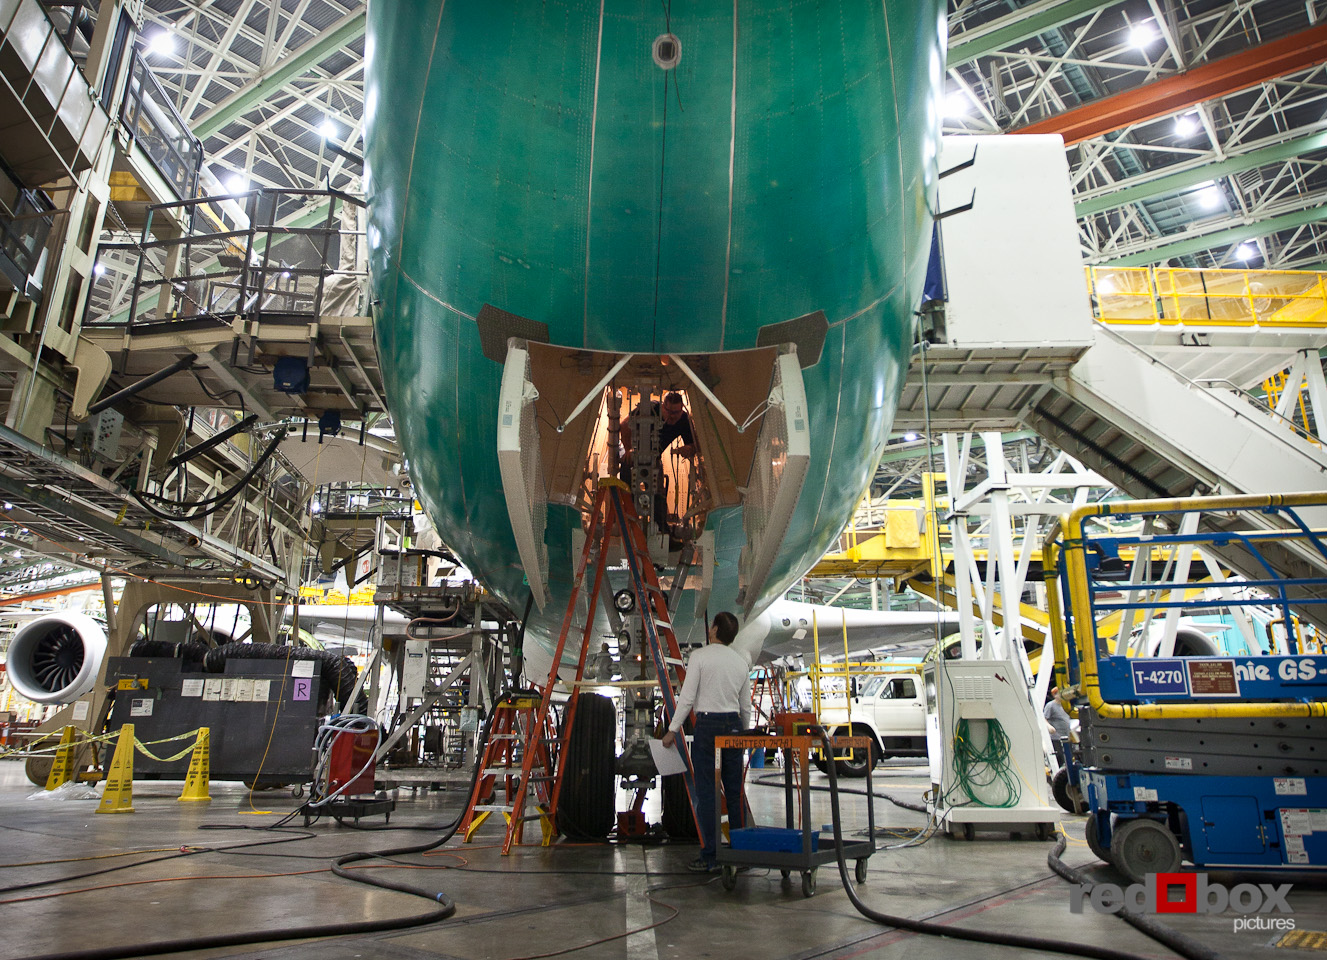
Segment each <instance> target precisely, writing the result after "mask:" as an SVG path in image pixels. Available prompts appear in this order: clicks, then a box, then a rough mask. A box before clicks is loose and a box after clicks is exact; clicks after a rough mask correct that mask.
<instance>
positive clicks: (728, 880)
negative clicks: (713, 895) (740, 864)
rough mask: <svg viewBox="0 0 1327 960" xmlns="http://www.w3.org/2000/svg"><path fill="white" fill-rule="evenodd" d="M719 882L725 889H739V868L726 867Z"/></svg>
mask: <svg viewBox="0 0 1327 960" xmlns="http://www.w3.org/2000/svg"><path fill="white" fill-rule="evenodd" d="M719 882H720V883H722V884H723V888H724V889H725V890H736V889H737V868H736V867H724V868H723V873H722V874H721V875H720V877H719Z"/></svg>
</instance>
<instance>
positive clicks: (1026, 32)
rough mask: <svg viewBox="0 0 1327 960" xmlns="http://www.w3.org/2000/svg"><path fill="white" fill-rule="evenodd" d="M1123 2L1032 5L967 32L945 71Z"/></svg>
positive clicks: (953, 46) (1055, 0)
mask: <svg viewBox="0 0 1327 960" xmlns="http://www.w3.org/2000/svg"><path fill="white" fill-rule="evenodd" d="M1119 2H1120V0H1041V2H1040V3H1030V4H1028V5H1027V6H1026V7H1022V8H1020V9H1019V10H1018V11H1017V12H1015V13H1011V14H1009V15H1008V16H1004V17H1000V18H998V19H995V20H992V21H990V22H989V23H983V24H981V25H980V26H977V27H973V28H972V29H971V30H964V31H963V32H962V33H960V34H959V35H958V36H957V37H954V38H953V40H952V42H951V43H950V44H949V53H948V54H947V55H946V57H945V69H947V70H951V69H953V68H954V67H956V66H958V65H959V64H960V63H967V62H968V61H969V60H976V59H977V58H978V57H987V56H990V55H991V54H992V53H997V52H999V51H1000V50H1003V49H1005V48H1006V47H1012V46H1013V45H1014V44H1016V43H1021V42H1022V41H1024V40H1028V39H1031V38H1032V37H1035V36H1037V35H1039V34H1042V33H1045V32H1046V31H1048V30H1054V29H1055V28H1056V27H1062V26H1064V25H1065V24H1066V23H1072V22H1073V21H1075V20H1078V19H1080V18H1082V17H1085V16H1087V15H1088V14H1090V13H1092V12H1093V11H1096V10H1102V9H1104V8H1106V7H1113V6H1115V5H1116V4H1118V3H1119Z"/></svg>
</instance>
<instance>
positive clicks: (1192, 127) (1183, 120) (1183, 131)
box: [1175, 113, 1198, 137]
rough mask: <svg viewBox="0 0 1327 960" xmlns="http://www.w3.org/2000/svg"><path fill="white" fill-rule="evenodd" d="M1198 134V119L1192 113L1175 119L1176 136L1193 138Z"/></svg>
mask: <svg viewBox="0 0 1327 960" xmlns="http://www.w3.org/2000/svg"><path fill="white" fill-rule="evenodd" d="M1197 132H1198V118H1197V117H1195V116H1194V115H1193V114H1191V113H1186V114H1184V115H1183V116H1179V117H1176V118H1175V135H1176V136H1179V137H1191V136H1193V135H1194V134H1195V133H1197Z"/></svg>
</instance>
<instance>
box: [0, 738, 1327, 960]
mask: <svg viewBox="0 0 1327 960" xmlns="http://www.w3.org/2000/svg"><path fill="white" fill-rule="evenodd" d="M764 772H768V771H752V774H751V778H752V780H754V779H755V777H757V776H759V775H761V774H762V773H764ZM878 773H879V776H877V779H876V789H877V791H882V792H888V793H891V794H893V795H895V796H898V797H900V798H902V799H906V800H909V801H913V802H916V801H918V800H919V799H920V797H921V794H922V791H923V790H924V789H925V786H926V784H925V780H926V770H925V767H924V766H916V765H914V764H913V763H912V762H909V761H890V762H888V763H887V764H885V765H883V766H882V767H881V768H879V771H878ZM813 778H814V779H815V781H816V782H820V783H823V782H824V778H823V777H821V776H820V775H819V774H813ZM853 785H854V786H860V784H859V783H855V784H853ZM179 788H180V784H178V783H162V782H147V781H139V782H138V783H136V784H135V788H134V806H135V812H134V813H133V814H123V815H114V816H112V815H94V814H93V811H94V810H95V807H96V804H95V803H94V802H92V801H69V802H49V801H41V800H30V799H27V798H28V797H29V795H30V794H32V793H33V792H34V790H35V788H33V787H32V786H31V785H30V784H29V783H28V782H27V779H26V778H25V777H24V775H23V767H22V765H21V764H19V763H12V762H11V763H0V830H2V832H0V838H2V842H3V847H2V849H3V850H4V853H3V854H0V861H2V862H3V866H4V869H3V870H0V903H3V905H4V911H3V914H0V916H2V917H3V927H0V929H3V931H4V935H3V939H2V940H0V956H3V957H5V958H29V957H36V956H67V955H69V954H71V953H73V952H74V951H80V950H88V949H92V948H96V947H112V946H114V947H125V946H132V945H134V944H148V943H152V942H159V941H164V940H180V939H187V938H191V937H200V936H208V935H213V934H219V933H239V932H241V931H249V930H255V931H262V930H282V931H284V930H290V929H294V928H297V927H301V926H305V925H309V924H317V923H340V922H352V921H358V920H367V919H383V918H392V917H408V916H412V915H418V914H422V913H426V912H428V910H429V909H430V907H429V903H428V902H427V901H425V900H423V899H421V898H413V897H410V896H407V895H404V894H400V893H396V892H392V891H387V890H381V889H376V888H373V887H370V886H366V885H362V884H356V883H353V882H350V881H347V880H344V879H342V878H340V877H336V876H334V875H332V874H331V873H330V872H328V870H327V866H328V862H329V860H330V859H331V858H332V857H334V856H337V855H340V854H344V853H349V852H352V851H357V850H382V849H388V848H393V847H401V846H407V845H412V844H422V843H425V842H428V841H429V840H430V839H432V837H433V836H435V834H434V833H432V832H430V831H420V832H416V831H405V830H393V831H389V832H366V831H356V830H353V829H350V828H347V827H342V826H337V825H335V824H334V823H326V822H322V823H317V824H315V825H313V826H312V827H310V828H309V829H308V830H307V831H306V830H304V829H302V827H301V821H300V820H298V819H297V820H295V821H294V822H292V823H291V824H290V826H289V828H288V829H286V830H283V831H281V832H280V833H275V834H274V833H272V832H270V831H267V830H263V829H262V828H264V827H268V826H270V825H271V824H273V823H275V822H276V821H277V820H278V819H280V816H281V815H282V814H283V813H286V812H288V811H290V810H292V809H293V808H294V807H295V806H296V805H297V801H295V800H293V799H292V798H291V797H290V795H289V793H288V792H287V791H272V792H265V793H260V794H256V795H254V796H253V797H250V795H249V792H248V791H247V790H245V789H244V787H243V785H241V784H237V783H214V784H213V785H212V797H213V800H212V802H211V803H210V804H183V803H178V802H177V801H176V799H175V798H176V797H177V796H178V794H179ZM748 789H749V794H750V797H751V802H752V806H753V809H754V810H755V812H756V816H757V819H758V820H759V821H760V822H764V823H775V822H777V821H778V819H780V818H781V816H782V792H781V790H778V789H774V788H770V787H766V786H760V785H755V784H752V785H750V786H749V788H748ZM462 790H463V788H462V786H461V785H459V784H458V785H457V786H456V787H455V788H453V789H444V790H442V791H429V792H427V793H423V794H421V795H420V796H418V797H415V798H412V796H411V792H410V791H409V790H402V791H401V792H400V797H399V799H400V803H399V804H398V807H397V812H396V813H395V814H394V815H393V817H392V820H391V824H392V826H394V827H396V826H406V825H425V824H434V823H441V822H444V821H447V820H449V819H450V818H451V817H452V816H453V814H454V812H455V810H456V808H457V806H458V805H459V804H460V802H461V797H460V793H461V792H462ZM845 800H847V801H848V802H847V803H846V804H845V806H846V809H845V829H846V831H847V832H850V833H851V832H854V831H858V830H862V829H864V826H865V809H866V808H865V798H864V797H860V796H858V797H851V798H845ZM815 804H816V810H815V813H814V819H815V820H816V822H828V820H829V803H828V799H827V796H826V795H823V794H817V795H816V799H815ZM876 819H877V824H878V827H880V828H898V829H901V830H912V829H915V828H918V827H920V826H922V825H923V818H922V817H921V816H920V815H918V814H916V813H912V812H909V811H906V810H902V809H900V808H898V807H895V806H894V805H892V804H891V803H889V802H887V801H884V800H878V801H877V804H876ZM368 822H369V821H365V824H366V825H367V824H368ZM213 825H216V826H218V827H220V829H206V828H209V827H212V826H213ZM1064 827H1065V829H1066V831H1067V833H1068V836H1069V838H1070V843H1069V847H1068V849H1067V850H1066V852H1065V854H1064V860H1065V862H1066V863H1067V864H1069V865H1070V866H1075V867H1078V866H1083V867H1085V868H1086V871H1087V873H1088V874H1089V876H1090V877H1092V878H1093V879H1096V880H1100V881H1104V882H1113V883H1121V884H1123V881H1122V880H1121V878H1120V877H1119V876H1118V875H1117V874H1115V872H1114V870H1113V869H1112V868H1110V867H1108V866H1106V865H1104V864H1101V863H1099V862H1098V861H1096V860H1095V858H1094V857H1093V856H1092V854H1091V853H1090V852H1089V851H1088V850H1087V847H1086V845H1085V844H1084V843H1083V841H1082V819H1081V818H1078V817H1066V818H1065V820H1064ZM278 839H279V840H283V841H286V842H282V843H277V844H273V845H270V846H264V847H258V848H250V849H249V850H246V851H233V852H229V853H227V852H223V851H222V850H221V848H224V847H227V846H232V845H235V844H241V843H253V842H261V841H271V840H278ZM498 839H500V838H499V836H498V835H497V833H496V827H494V828H491V829H488V830H485V831H484V832H482V833H481V834H480V836H479V837H478V838H477V839H476V842H475V843H474V844H470V845H462V844H460V843H458V842H457V841H455V840H453V841H452V842H450V843H448V844H447V845H446V847H444V848H442V849H439V850H436V851H433V852H431V853H429V854H427V855H422V856H421V855H414V856H406V857H400V858H397V859H396V860H394V861H392V862H390V863H384V862H382V861H377V862H376V865H375V866H372V867H369V868H367V869H370V870H372V871H373V873H374V874H375V875H377V876H381V877H387V878H391V879H394V880H398V881H400V882H404V883H410V884H413V885H416V886H423V887H426V888H428V889H430V890H438V891H442V892H444V893H446V894H447V896H449V897H451V898H452V899H454V900H455V902H456V904H457V909H456V914H455V916H453V917H452V918H451V919H449V920H445V921H442V922H440V923H436V924H432V925H429V926H424V927H417V928H413V929H405V930H395V931H387V932H377V933H371V934H360V935H354V936H345V937H340V938H333V939H322V940H302V941H285V942H275V943H269V944H262V943H255V944H250V945H245V946H237V947H232V948H220V949H211V950H193V951H188V952H186V953H180V954H172V956H183V955H187V956H194V957H245V958H259V957H261V958H268V960H304V958H309V960H351V958H361V957H363V958H389V960H397V958H400V960H436V958H439V957H443V958H494V960H510V958H528V957H536V956H550V955H569V956H576V957H581V958H585V960H605V958H624V957H625V958H630V960H655V958H674V957H676V958H683V960H705V958H715V960H734V958H748V957H760V958H762V960H809V958H813V957H815V958H820V957H824V958H845V960H846V958H849V957H864V958H903V957H907V958H909V960H929V958H946V960H954V958H967V957H974V958H975V957H981V958H988V957H990V958H1000V957H1011V958H1013V957H1034V956H1053V955H1055V954H1042V953H1033V952H1027V951H1023V950H1019V949H1014V948H1008V947H993V946H988V945H985V944H980V943H971V942H965V941H957V940H951V939H940V938H937V937H931V936H922V935H915V934H911V933H905V932H901V931H897V930H893V929H891V928H887V927H882V926H878V925H876V924H874V923H871V922H869V921H867V920H866V919H864V918H863V917H862V916H861V915H859V914H858V913H857V912H856V910H854V908H853V906H852V904H851V903H850V902H849V900H848V897H847V896H846V894H845V893H844V891H843V889H842V886H841V885H840V884H839V883H838V879H837V872H836V871H835V870H833V869H832V868H830V867H825V868H821V870H820V873H819V876H818V891H817V893H816V895H815V896H814V897H812V898H810V899H804V898H803V896H802V892H801V886H800V883H796V882H794V883H792V884H784V883H783V882H782V881H781V878H780V876H779V872H778V871H776V870H775V871H764V870H755V871H751V872H749V873H746V874H742V875H740V876H739V877H738V878H737V887H736V889H735V890H734V891H732V892H727V891H725V890H723V889H722V887H721V884H720V881H719V879H718V877H717V876H714V875H710V876H700V877H697V876H696V875H693V874H689V873H687V872H686V870H685V864H686V863H687V861H689V860H691V859H692V858H693V857H694V856H695V855H696V847H695V846H694V845H685V844H682V845H659V846H650V847H642V846H614V845H605V844H594V845H559V846H554V847H549V848H541V847H522V848H519V849H518V850H517V851H514V852H513V854H512V855H511V856H509V857H505V858H504V857H502V856H501V855H500V853H499V851H498V849H497V848H496V840H498ZM881 842H882V843H888V842H890V840H888V839H885V838H882V840H881ZM181 846H188V847H207V848H209V849H208V850H207V852H203V853H198V854H195V855H192V856H186V857H175V858H174V859H169V860H162V861H158V862H155V863H144V862H145V861H149V860H152V859H153V858H154V857H161V856H165V855H166V853H164V852H149V851H167V852H172V851H177V850H178V848H180V847H181ZM1050 848H1051V844H1049V843H1046V842H1037V841H1034V840H1031V839H1028V840H1020V841H1013V840H1010V839H1008V838H1007V837H996V836H995V835H989V836H986V837H982V836H980V835H979V837H978V839H977V840H976V841H973V842H964V841H961V840H951V839H948V838H945V837H943V836H936V837H934V838H933V839H931V840H929V841H928V842H926V843H923V844H921V845H919V846H914V847H908V848H904V849H896V850H881V851H879V852H878V853H876V855H875V856H874V857H872V858H871V862H870V869H869V876H868V878H867V880H866V882H865V883H864V884H862V885H861V887H860V893H861V896H862V898H863V899H864V900H865V901H866V903H867V904H868V905H869V906H871V907H873V908H874V909H876V910H880V911H884V912H888V913H892V914H896V915H904V916H908V917H912V918H919V919H920V918H925V919H931V920H934V921H935V922H937V923H941V924H946V925H953V926H955V927H964V928H977V929H984V930H993V931H1000V932H1012V933H1021V934H1029V935H1034V936H1044V937H1050V938H1054V939H1056V940H1059V941H1062V942H1066V943H1068V942H1079V943H1091V944H1099V945H1106V946H1110V947H1112V948H1114V949H1117V950H1123V951H1128V952H1130V953H1133V954H1136V955H1137V956H1140V957H1172V956H1175V954H1174V953H1172V952H1171V951H1169V950H1167V949H1166V948H1164V947H1162V946H1160V945H1159V944H1157V943H1156V942H1154V941H1152V940H1150V939H1149V938H1147V937H1146V936H1144V935H1143V934H1141V933H1139V932H1138V931H1136V930H1135V929H1134V928H1133V927H1131V926H1129V925H1127V924H1125V923H1124V922H1123V921H1121V920H1119V919H1117V918H1115V917H1111V916H1106V915H1101V914H1096V913H1093V912H1091V910H1090V908H1089V909H1088V910H1086V911H1085V912H1083V913H1082V914H1078V915H1075V914H1072V913H1070V910H1069V894H1070V888H1069V885H1068V884H1067V883H1066V882H1065V881H1064V880H1062V879H1060V878H1059V877H1057V876H1055V875H1054V874H1052V872H1051V871H1050V869H1049V868H1048V867H1047V864H1046V854H1047V852H1048V851H1049V850H1050ZM130 851H132V852H133V854H132V855H130V856H115V855H116V854H123V853H126V852H130ZM93 858H98V859H93ZM61 860H62V861H64V862H52V861H61ZM38 861H45V862H44V863H38ZM136 863H144V865H142V866H131V867H130V868H129V869H121V870H117V871H115V872H112V873H107V874H104V875H101V876H95V877H85V878H82V879H66V880H60V878H72V877H74V876H75V875H78V874H83V873H87V872H89V871H91V870H100V869H105V868H108V867H113V866H121V865H125V864H136ZM1212 878H1213V879H1215V880H1223V881H1224V882H1227V883H1230V884H1233V883H1235V882H1240V881H1242V880H1244V879H1247V878H1244V877H1240V878H1232V877H1230V876H1226V875H1220V874H1213V875H1212ZM794 879H795V878H794ZM1262 879H1264V880H1266V879H1268V878H1267V877H1263V878H1262ZM1291 879H1296V878H1291V877H1285V876H1282V877H1279V878H1277V880H1278V882H1286V881H1288V880H1291ZM47 880H60V882H57V883H55V884H53V885H51V886H40V887H35V888H29V889H15V887H16V886H18V885H21V884H29V883H33V882H38V881H47ZM1289 900H1290V903H1291V905H1292V907H1293V908H1294V910H1295V914H1294V920H1295V923H1296V926H1297V928H1298V929H1299V930H1322V931H1327V887H1324V886H1323V885H1322V884H1321V883H1319V882H1315V881H1313V880H1311V879H1310V880H1305V879H1303V878H1300V879H1299V880H1298V882H1296V884H1295V889H1294V890H1293V892H1292V893H1291V895H1290V898H1289ZM1164 919H1165V920H1166V923H1167V925H1168V926H1169V927H1171V928H1173V929H1175V930H1178V931H1180V932H1182V933H1184V934H1186V935H1187V936H1189V937H1191V938H1193V939H1195V940H1197V941H1199V942H1200V943H1202V944H1204V945H1206V946H1207V947H1209V948H1211V949H1214V950H1216V951H1218V952H1219V953H1220V954H1222V955H1224V956H1228V957H1256V956H1259V955H1265V956H1267V957H1269V958H1271V957H1277V958H1287V960H1288V958H1293V957H1299V956H1303V957H1310V956H1320V955H1321V954H1320V953H1314V952H1312V951H1303V950H1298V949H1286V948H1275V947H1274V946H1273V945H1274V944H1275V942H1276V940H1277V939H1278V938H1279V937H1280V936H1282V934H1280V933H1267V932H1261V933H1250V932H1238V933H1235V932H1233V931H1232V927H1233V917H1232V915H1229V914H1227V915H1223V916H1215V917H1196V916H1181V917H1166V918H1164ZM651 924H653V925H654V926H653V928H652V929H646V928H648V927H650V925H651ZM632 931H638V932H632ZM624 934H627V935H625V936H624ZM608 938H616V939H608ZM1324 939H1327V935H1324ZM601 940H606V942H600V943H596V941H601ZM138 955H141V952H140V953H139V954H138Z"/></svg>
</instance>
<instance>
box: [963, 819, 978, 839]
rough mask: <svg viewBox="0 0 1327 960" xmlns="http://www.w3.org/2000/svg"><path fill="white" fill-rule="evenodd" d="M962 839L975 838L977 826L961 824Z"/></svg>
mask: <svg viewBox="0 0 1327 960" xmlns="http://www.w3.org/2000/svg"><path fill="white" fill-rule="evenodd" d="M963 839H964V840H975V839H977V828H976V827H974V826H973V825H972V824H970V823H965V824H963Z"/></svg>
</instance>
